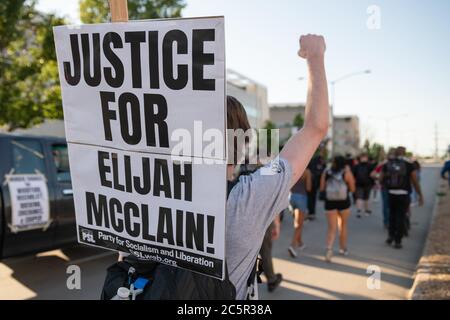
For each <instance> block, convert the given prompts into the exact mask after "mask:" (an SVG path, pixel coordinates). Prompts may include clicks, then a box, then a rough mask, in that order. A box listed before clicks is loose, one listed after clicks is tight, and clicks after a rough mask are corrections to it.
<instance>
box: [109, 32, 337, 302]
mask: <svg viewBox="0 0 450 320" xmlns="http://www.w3.org/2000/svg"><path fill="white" fill-rule="evenodd" d="M298 55H299V56H300V57H301V58H303V59H306V62H307V69H308V78H309V81H308V92H307V101H306V109H305V121H304V126H303V127H302V129H301V130H299V131H298V132H297V133H296V134H295V135H293V136H292V137H291V138H290V139H289V141H288V142H287V143H286V144H285V146H284V147H283V149H282V150H281V152H280V154H279V156H278V157H277V158H276V159H274V160H273V161H271V162H269V163H268V164H266V165H265V166H263V167H262V168H259V169H258V170H256V171H255V172H254V173H252V174H250V175H248V176H240V177H239V178H238V180H236V181H232V180H233V174H234V172H235V166H236V164H237V157H236V155H237V154H238V153H239V152H240V151H242V149H244V148H242V147H241V146H238V145H237V143H236V142H235V141H239V140H240V139H237V138H238V137H236V136H238V135H239V132H240V131H241V132H242V134H245V131H246V130H248V129H249V128H250V125H249V122H248V119H247V114H246V112H245V109H244V107H243V106H242V104H241V103H240V102H239V101H238V100H237V99H236V98H234V97H231V96H228V97H227V101H226V104H227V128H228V129H231V130H232V131H234V132H235V136H234V138H230V139H228V140H227V141H228V143H230V144H232V147H230V146H229V148H228V149H229V151H231V152H230V154H231V155H232V156H233V158H232V159H230V160H232V161H229V162H228V165H227V180H228V186H229V188H228V198H227V203H226V215H227V216H226V227H225V242H226V252H225V267H226V272H225V280H224V281H221V280H218V279H214V278H211V277H207V276H205V275H201V274H197V273H194V272H191V271H189V270H184V269H180V268H176V267H173V266H168V265H163V264H158V263H154V262H149V261H139V260H137V259H133V258H132V257H131V256H126V255H124V254H122V257H123V260H124V261H120V262H123V264H120V262H119V263H118V264H116V265H114V266H112V267H111V268H110V269H109V270H108V274H107V279H106V280H105V285H104V290H103V294H102V298H103V299H111V298H112V295H111V292H113V293H114V295H115V293H116V292H117V284H120V283H123V284H124V285H128V284H129V283H130V282H131V280H134V279H136V280H135V281H134V282H133V285H134V283H136V281H138V280H139V279H142V278H143V279H144V280H140V281H139V282H138V285H139V287H142V285H143V283H145V284H146V285H144V289H143V292H142V293H141V297H142V299H186V300H189V299H222V300H224V299H238V300H243V299H255V298H257V296H258V294H257V287H256V286H255V285H254V284H255V278H256V277H255V265H256V260H257V256H258V252H259V250H260V247H261V243H262V241H263V237H264V234H265V232H266V230H267V228H268V227H269V225H270V224H271V223H272V221H273V220H274V218H275V216H276V215H277V214H278V213H280V212H281V211H282V210H284V209H285V208H286V207H287V206H288V195H289V191H290V189H291V188H292V186H293V185H294V184H295V183H296V182H297V181H298V180H299V179H300V177H301V176H302V175H303V173H304V171H305V169H306V167H307V165H308V163H309V161H310V160H311V158H312V156H313V154H314V152H315V150H316V149H317V147H318V146H319V144H320V142H321V141H322V139H323V138H324V137H325V135H326V134H327V132H328V129H329V101H328V88H327V78H326V73H325V40H324V38H323V37H322V36H318V35H311V34H308V35H305V36H301V37H300V50H299V51H298ZM239 129H242V130H239ZM241 140H245V139H241ZM230 162H231V163H230ZM224 182H225V181H224ZM211 196H212V197H213V196H214V195H211ZM127 260H128V261H127ZM119 269H121V270H123V272H121V273H120V272H115V271H117V270H119ZM119 273H120V275H119ZM115 279H118V281H116V282H115ZM145 280H147V282H146V281H145ZM113 283H114V284H113ZM119 287H120V286H119ZM111 288H115V289H116V291H115V292H114V290H113V289H111ZM139 290H140V289H139Z"/></svg>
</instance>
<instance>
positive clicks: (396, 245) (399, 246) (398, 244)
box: [394, 242, 403, 249]
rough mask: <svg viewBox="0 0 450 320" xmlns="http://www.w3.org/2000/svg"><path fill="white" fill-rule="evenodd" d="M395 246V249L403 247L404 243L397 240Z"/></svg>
mask: <svg viewBox="0 0 450 320" xmlns="http://www.w3.org/2000/svg"><path fill="white" fill-rule="evenodd" d="M394 248H395V249H401V248H403V246H402V243H401V242H396V243H395V245H394Z"/></svg>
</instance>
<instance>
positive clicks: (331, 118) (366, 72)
mask: <svg viewBox="0 0 450 320" xmlns="http://www.w3.org/2000/svg"><path fill="white" fill-rule="evenodd" d="M370 73H372V71H371V70H370V69H366V70H362V71H357V72H352V73H349V74H346V75H344V76H342V77H340V78H337V79H336V80H333V81H330V85H331V108H330V123H331V137H330V138H331V152H330V153H331V155H332V156H334V150H335V145H334V140H335V139H334V137H335V125H334V109H335V91H336V84H337V83H339V82H341V81H344V80H347V79H349V78H352V77H355V76H358V75H363V74H370Z"/></svg>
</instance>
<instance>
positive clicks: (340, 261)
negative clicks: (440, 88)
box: [259, 167, 438, 300]
mask: <svg viewBox="0 0 450 320" xmlns="http://www.w3.org/2000/svg"><path fill="white" fill-rule="evenodd" d="M437 179H438V168H437V167H425V168H424V169H423V172H422V182H421V184H422V189H423V192H424V195H425V206H424V207H422V208H417V207H415V208H413V212H412V219H411V222H412V226H411V232H410V236H409V237H408V238H406V239H405V240H404V243H403V244H404V248H403V249H401V250H397V249H393V248H391V247H388V246H387V245H386V244H385V243H384V241H385V239H386V237H387V233H386V232H385V231H384V229H383V226H382V225H383V224H382V215H381V202H380V201H381V200H380V201H379V202H374V203H373V204H372V209H373V214H372V216H370V217H364V216H363V217H362V218H361V219H358V218H356V215H355V214H352V216H351V217H350V220H349V242H348V246H349V251H350V254H349V256H347V257H342V256H339V255H338V254H337V252H336V255H335V257H334V259H333V263H331V264H329V263H326V262H325V261H324V254H325V237H326V217H325V213H324V211H323V202H318V205H317V208H318V209H319V210H318V212H317V219H316V220H315V221H312V222H308V223H306V225H305V227H304V242H305V244H306V245H307V248H306V249H305V250H304V251H303V252H302V253H301V254H300V255H299V256H298V258H297V259H292V258H291V257H290V256H289V254H288V252H287V247H288V246H289V243H290V240H291V236H292V233H293V226H292V217H291V215H287V216H285V218H284V220H283V223H282V230H281V236H280V239H279V240H278V241H276V242H275V243H274V248H273V255H274V265H275V271H276V272H280V273H282V274H283V278H284V281H283V282H282V284H281V286H280V287H279V288H278V289H277V290H276V291H275V292H273V293H268V292H267V287H266V285H265V283H263V284H261V285H260V288H259V293H260V298H261V299H283V300H284V299H406V298H407V293H408V290H409V289H410V288H411V286H412V284H413V275H414V272H415V269H416V265H417V263H418V261H419V258H420V256H421V255H422V251H423V247H424V243H425V239H426V236H427V232H428V226H429V222H430V218H431V214H432V209H433V205H434V199H435V193H436V188H437ZM335 249H336V251H337V250H338V242H337V241H336V243H335ZM370 266H375V268H376V267H378V268H380V271H381V282H380V285H381V286H380V288H379V289H369V287H372V286H370V285H369V286H368V281H369V284H371V283H373V282H372V281H371V279H369V276H370V274H371V273H370V274H369V273H368V272H367V269H368V267H370Z"/></svg>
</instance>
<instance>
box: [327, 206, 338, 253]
mask: <svg viewBox="0 0 450 320" xmlns="http://www.w3.org/2000/svg"><path fill="white" fill-rule="evenodd" d="M337 215H338V213H337V210H331V211H327V221H328V233H327V249H332V248H333V244H334V239H335V238H336V230H337Z"/></svg>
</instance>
